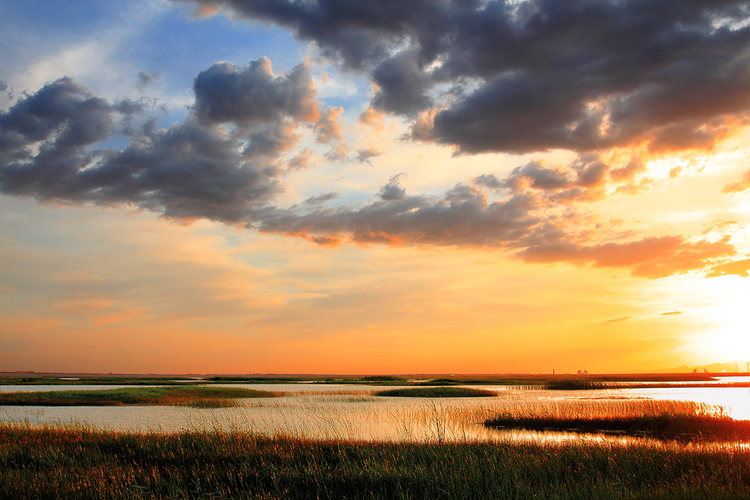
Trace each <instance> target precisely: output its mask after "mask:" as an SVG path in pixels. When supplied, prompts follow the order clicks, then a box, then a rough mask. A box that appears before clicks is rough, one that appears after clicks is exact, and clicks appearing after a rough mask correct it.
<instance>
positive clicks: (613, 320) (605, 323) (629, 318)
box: [602, 316, 633, 325]
mask: <svg viewBox="0 0 750 500" xmlns="http://www.w3.org/2000/svg"><path fill="white" fill-rule="evenodd" d="M631 319H633V318H632V316H624V317H622V318H615V319H610V320H607V321H605V322H604V323H602V325H611V324H614V323H623V322H625V321H630V320H631Z"/></svg>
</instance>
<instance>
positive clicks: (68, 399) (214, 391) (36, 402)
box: [0, 385, 278, 408]
mask: <svg viewBox="0 0 750 500" xmlns="http://www.w3.org/2000/svg"><path fill="white" fill-rule="evenodd" d="M276 396H278V394H276V393H273V392H267V391H255V390H251V389H242V388H238V387H206V386H186V385H182V386H167V387H127V388H123V389H109V390H101V391H99V390H93V391H48V392H10V393H0V406H2V405H13V406H123V405H160V406H192V407H195V408H223V407H230V406H236V404H237V403H236V400H237V399H242V398H268V397H276Z"/></svg>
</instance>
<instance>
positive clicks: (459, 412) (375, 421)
mask: <svg viewBox="0 0 750 500" xmlns="http://www.w3.org/2000/svg"><path fill="white" fill-rule="evenodd" d="M231 386H232V387H246V388H250V389H259V390H268V391H275V392H283V393H285V396H284V397H280V398H270V399H248V400H244V402H243V405H242V406H240V407H235V408H222V409H194V408H184V407H168V406H122V407H112V406H110V407H83V406H79V407H25V406H4V407H3V406H0V421H6V422H28V423H29V424H34V425H38V424H65V425H83V426H89V427H95V428H101V429H110V430H121V431H150V432H176V431H183V430H199V429H203V430H206V429H208V430H211V429H223V430H240V431H250V432H257V433H261V434H265V435H291V436H298V437H308V438H316V439H329V438H333V439H353V440H377V441H471V440H511V441H537V442H539V441H542V442H559V441H566V440H587V441H600V442H627V441H629V440H632V439H634V438H627V437H618V436H607V435H599V434H597V435H581V434H576V433H558V432H555V433H551V432H549V433H547V432H528V431H520V430H516V431H497V430H491V429H487V428H485V427H484V426H483V425H481V422H482V421H483V420H485V419H486V418H489V417H491V416H493V415H494V414H497V413H498V412H500V411H508V410H509V411H512V410H513V409H518V408H529V407H535V408H552V409H556V411H558V412H561V413H562V414H565V412H569V411H581V410H580V408H588V407H590V406H591V405H595V406H597V407H604V406H607V405H618V404H627V403H629V402H633V401H649V400H651V401H660V400H673V401H694V402H698V403H704V404H707V405H710V406H721V407H722V408H723V409H724V410H725V411H726V412H727V413H728V414H729V415H730V416H731V417H732V418H735V419H744V420H750V389H747V388H718V387H702V388H698V389H696V388H670V389H655V388H653V389H652V388H647V387H645V388H640V389H612V390H595V391H545V390H528V389H515V388H508V387H505V386H499V387H495V386H485V387H482V388H485V389H490V390H494V391H497V393H498V396H497V397H495V398H444V399H429V400H428V399H420V398H383V397H376V396H373V395H372V393H373V392H374V391H378V390H382V389H383V388H382V387H374V386H352V385H331V384H325V385H323V384H320V385H318V384H251V385H245V384H233V385H231ZM117 387H122V386H81V385H69V386H62V385H54V386H28V385H26V386H0V391H2V392H12V391H47V390H84V389H105V388H106V389H111V388H117ZM584 411H585V410H584Z"/></svg>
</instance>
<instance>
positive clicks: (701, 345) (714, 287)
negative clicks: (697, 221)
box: [695, 276, 750, 371]
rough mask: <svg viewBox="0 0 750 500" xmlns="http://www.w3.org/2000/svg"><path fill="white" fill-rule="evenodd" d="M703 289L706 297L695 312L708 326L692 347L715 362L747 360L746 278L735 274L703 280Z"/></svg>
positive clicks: (749, 310) (749, 287) (749, 288)
mask: <svg viewBox="0 0 750 500" xmlns="http://www.w3.org/2000/svg"><path fill="white" fill-rule="evenodd" d="M704 292H707V295H708V296H709V297H710V298H709V299H708V302H707V303H706V305H704V306H703V307H699V308H697V310H696V311H695V312H696V313H697V314H698V315H699V316H700V317H701V318H702V319H703V321H705V323H706V324H710V325H712V327H711V328H710V329H709V330H707V331H706V334H705V335H704V336H702V337H701V338H700V339H696V340H697V345H696V346H695V347H696V348H697V349H700V351H699V352H702V353H703V355H704V356H706V357H707V358H708V357H709V356H711V357H712V358H714V357H715V360H716V361H721V362H726V361H734V360H745V361H750V305H748V297H750V280H748V279H747V278H741V277H739V276H722V277H720V278H710V279H705V280H704ZM745 368H746V367H744V366H743V367H742V370H740V371H745Z"/></svg>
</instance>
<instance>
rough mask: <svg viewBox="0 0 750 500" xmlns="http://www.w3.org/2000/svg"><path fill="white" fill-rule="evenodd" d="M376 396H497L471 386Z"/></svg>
mask: <svg viewBox="0 0 750 500" xmlns="http://www.w3.org/2000/svg"><path fill="white" fill-rule="evenodd" d="M374 395H375V396H386V397H399V398H478V397H479V398H487V397H494V396H497V394H495V393H494V392H492V391H485V390H483V389H472V388H469V387H417V388H409V389H391V390H387V391H378V392H376V393H375V394H374Z"/></svg>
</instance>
